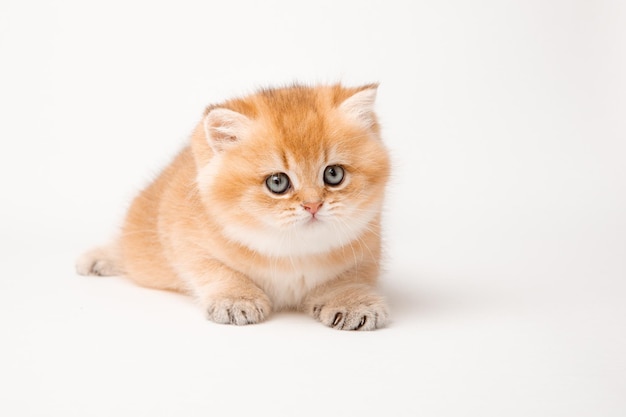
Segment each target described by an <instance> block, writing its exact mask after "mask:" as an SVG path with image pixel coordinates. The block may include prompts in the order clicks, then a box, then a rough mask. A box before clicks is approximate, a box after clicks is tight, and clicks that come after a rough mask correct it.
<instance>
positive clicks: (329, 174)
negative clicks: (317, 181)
mask: <svg viewBox="0 0 626 417" xmlns="http://www.w3.org/2000/svg"><path fill="white" fill-rule="evenodd" d="M343 175H344V170H343V168H342V167H340V166H339V165H330V166H327V167H326V169H325V170H324V182H325V183H326V184H328V185H339V184H341V182H342V181H343Z"/></svg>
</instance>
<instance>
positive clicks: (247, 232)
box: [77, 85, 389, 330]
mask: <svg viewBox="0 0 626 417" xmlns="http://www.w3.org/2000/svg"><path fill="white" fill-rule="evenodd" d="M375 91H376V86H375V85H367V86H363V87H359V88H345V87H342V86H340V85H332V86H319V87H305V86H299V85H294V86H291V87H286V88H279V89H267V90H262V91H259V92H258V93H256V94H253V95H251V96H248V97H244V98H239V99H234V100H230V101H227V102H225V103H222V104H219V105H214V106H209V107H208V108H207V109H206V111H205V113H204V118H203V120H202V121H201V122H200V123H199V124H198V126H197V127H196V129H195V130H194V132H193V134H192V135H191V140H190V143H189V145H188V146H186V147H185V148H184V149H183V150H182V151H181V152H180V153H179V154H178V156H177V157H176V158H175V159H174V161H173V162H172V163H171V164H170V165H169V166H168V167H167V168H166V169H165V170H164V171H163V172H162V173H161V174H160V175H159V177H158V178H157V179H156V180H155V181H154V182H153V183H152V184H151V185H149V186H148V187H147V188H146V189H145V190H143V191H142V192H141V193H140V194H139V196H138V197H136V198H135V200H134V201H133V203H132V205H131V207H130V209H129V212H128V215H127V218H126V221H125V223H124V226H123V230H122V234H121V236H120V238H119V239H118V240H117V242H116V243H115V244H113V245H110V246H108V247H107V248H108V249H102V248H99V249H97V250H94V251H92V252H88V253H87V254H85V255H84V256H83V257H82V258H81V259H79V262H78V264H77V267H78V271H79V273H83V274H99V275H106V274H107V273H108V272H111V273H123V274H124V275H126V276H128V277H129V278H130V279H132V280H134V281H135V282H136V283H138V284H140V285H143V286H146V287H151V288H158V289H166V290H175V291H181V292H186V293H189V294H191V295H193V296H194V297H195V298H196V299H197V300H198V302H199V303H200V305H201V306H202V308H203V309H205V310H206V311H207V314H208V317H209V318H210V319H212V320H214V321H216V322H220V323H233V324H247V323H256V322H259V321H262V320H264V319H265V318H266V317H267V316H268V315H269V314H270V312H271V310H272V309H273V310H280V309H299V310H302V311H306V312H307V313H308V314H310V315H311V316H313V317H314V318H316V319H318V320H320V321H322V322H323V323H324V324H326V325H328V326H331V327H335V328H342V329H354V330H369V329H374V328H377V327H381V326H383V325H384V324H385V322H386V320H387V316H388V314H387V307H386V305H385V303H384V301H383V299H382V298H381V297H380V295H378V294H377V293H376V291H375V288H374V286H375V284H376V280H377V278H378V274H379V261H380V251H381V247H380V246H381V242H380V209H381V206H382V200H383V195H384V189H385V185H386V182H387V178H388V175H389V160H388V156H387V152H386V150H385V148H384V146H383V144H382V142H381V140H380V137H379V127H378V123H377V121H376V116H375V115H374V113H373V108H372V107H373V99H374V97H375ZM337 165H338V166H340V167H342V168H343V169H344V171H345V178H344V180H343V182H342V183H341V184H339V185H336V186H332V185H328V184H325V183H324V180H323V175H324V169H325V168H326V167H328V166H337ZM277 173H285V174H287V175H288V177H289V180H290V181H291V188H289V189H288V190H287V191H286V192H285V193H284V194H274V193H272V192H271V191H270V190H269V189H268V188H267V186H266V183H265V180H266V178H267V177H268V176H270V175H273V174H277ZM305 203H306V204H307V206H306V207H305V206H304V204H305ZM310 207H315V210H318V207H319V211H318V212H317V213H316V214H315V216H313V215H312V214H311V213H309V212H308V209H310ZM96 265H99V267H98V268H96V267H95V266H96Z"/></svg>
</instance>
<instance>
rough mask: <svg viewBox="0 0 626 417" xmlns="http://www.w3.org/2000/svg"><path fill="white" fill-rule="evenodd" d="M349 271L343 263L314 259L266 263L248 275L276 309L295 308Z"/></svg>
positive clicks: (269, 260)
mask: <svg viewBox="0 0 626 417" xmlns="http://www.w3.org/2000/svg"><path fill="white" fill-rule="evenodd" d="M349 267H350V265H349V264H347V263H344V262H335V263H329V262H322V261H321V260H320V259H315V258H304V259H303V258H298V259H281V260H275V259H274V260H272V259H267V262H264V263H262V264H257V265H256V266H255V267H253V268H250V270H248V271H247V272H246V275H247V276H248V277H250V279H252V280H253V281H254V282H255V283H256V284H257V285H259V286H260V287H261V288H263V290H264V291H265V292H266V294H267V295H268V296H269V297H270V298H271V299H272V301H273V303H274V308H275V309H284V308H296V307H298V306H299V305H300V304H301V303H302V301H303V300H304V297H305V296H306V294H307V293H308V292H309V291H310V290H311V289H313V288H315V287H316V286H318V285H320V284H323V283H325V282H327V281H330V280H332V279H333V278H336V277H337V276H339V275H340V274H341V273H343V272H345V271H346V270H347V269H348V268H349Z"/></svg>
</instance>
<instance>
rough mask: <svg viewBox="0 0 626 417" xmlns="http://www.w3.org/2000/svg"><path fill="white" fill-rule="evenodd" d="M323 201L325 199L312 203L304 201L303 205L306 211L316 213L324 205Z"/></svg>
mask: <svg viewBox="0 0 626 417" xmlns="http://www.w3.org/2000/svg"><path fill="white" fill-rule="evenodd" d="M323 203H324V202H323V201H315V202H312V203H302V207H304V209H305V210H306V211H308V212H309V213H311V214H313V215H314V214H315V213H317V211H318V210H319V209H320V207H322V204H323Z"/></svg>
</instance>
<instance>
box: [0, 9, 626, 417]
mask: <svg viewBox="0 0 626 417" xmlns="http://www.w3.org/2000/svg"><path fill="white" fill-rule="evenodd" d="M625 28H626V8H625V5H624V2H620V1H614V2H610V1H594V2H571V1H551V2H548V1H518V2H513V1H510V2H501V1H491V2H489V1H488V2H463V1H458V2H424V3H418V2H409V1H406V2H390V1H384V2H383V1H380V2H372V1H369V2H368V1H359V2H356V1H354V2H331V1H319V0H318V1H316V2H313V3H311V2H308V3H298V2H280V1H266V2H251V1H250V2H210V1H202V2H200V1H199V2H196V3H192V2H178V1H177V2H170V4H169V5H168V6H164V5H162V4H161V3H160V2H146V3H143V4H142V3H138V2H127V1H124V2H122V1H108V2H100V3H99V4H96V3H95V2H79V1H75V2H69V1H56V2H43V1H41V2H28V1H24V2H17V1H8V2H7V1H3V2H2V3H0V141H1V142H0V143H1V149H0V182H1V184H0V185H1V190H2V193H1V194H0V210H1V213H2V216H1V217H0V231H1V236H0V245H1V247H0V251H1V252H0V253H1V254H2V255H1V262H2V276H1V278H0V309H1V310H0V328H1V329H2V343H1V344H0V384H1V385H2V386H1V387H0V388H1V391H0V392H1V393H2V394H0V415H6V416H35V415H37V416H40V415H63V416H140V415H151V416H194V415H229V416H230V415H232V416H240V415H263V416H264V415H275V416H351V415H362V416H375V415H376V416H379V415H382V416H417V415H420V416H470V415H471V416H474V415H475V416H568V417H572V416H623V415H626V396H625V395H624V393H625V392H626V359H625V355H624V352H626V306H625V304H624V298H625V297H624V296H625V293H626V283H625V279H626V260H625V259H626V193H625V191H626V168H625V167H626V164H625V163H624V160H625V157H626V140H625V138H626V125H625V119H626V118H625V117H624V116H625V115H626V84H625V78H624V74H626V29H625ZM294 79H297V80H301V81H305V82H316V81H336V80H339V79H341V80H343V81H345V82H346V83H348V84H358V83H361V82H371V81H380V82H381V87H380V92H379V98H378V105H377V107H378V110H379V113H380V116H381V120H382V123H383V126H384V134H385V135H384V136H385V138H386V142H387V143H388V145H389V147H390V149H391V151H392V153H393V157H394V163H395V171H394V179H393V185H392V187H391V189H390V195H389V199H388V204H387V211H386V213H387V215H386V225H387V227H386V236H387V255H388V256H387V258H388V260H387V270H386V272H385V274H384V277H383V280H382V282H383V288H382V289H383V291H384V292H385V294H386V295H387V296H388V298H389V299H390V302H391V305H392V310H393V322H392V324H391V325H390V326H389V327H388V328H387V329H384V330H381V331H376V332H372V333H367V334H363V333H358V334H357V333H345V332H339V331H333V330H330V329H326V328H324V327H323V326H321V325H320V324H318V323H316V322H314V321H313V320H312V319H309V318H307V317H304V316H300V315H297V314H276V315H274V316H272V317H271V319H270V320H269V321H268V322H266V323H264V324H261V325H257V326H247V327H241V328H235V327H228V326H220V325H216V324H213V323H210V322H208V321H205V320H204V318H203V315H202V313H201V312H200V311H199V310H198V309H197V308H196V307H195V306H194V305H193V304H192V303H191V301H190V300H189V299H188V298H185V297H183V296H180V295H176V294H170V293H165V292H157V291H149V290H145V289H142V288H138V287H135V286H133V285H132V284H130V283H129V282H127V281H125V280H123V279H120V278H107V279H98V278H83V277H78V276H76V275H75V274H74V272H73V262H74V259H75V257H76V256H77V255H78V254H79V253H80V252H81V251H82V250H84V249H87V248H88V247H90V246H92V245H94V244H98V243H101V242H104V241H106V239H107V238H108V237H109V236H110V235H112V234H113V232H114V231H115V227H117V225H118V224H119V222H120V220H121V218H122V216H123V214H124V210H125V207H126V205H127V204H128V202H129V201H130V199H131V198H132V196H133V195H134V193H135V192H136V190H138V189H139V188H140V187H141V186H143V185H144V184H145V183H146V182H147V181H148V180H149V178H150V177H151V175H152V174H153V173H155V172H158V170H159V169H160V168H161V167H162V166H163V165H164V164H165V163H166V162H167V161H168V160H169V158H170V157H171V156H172V154H173V153H174V152H175V151H176V149H178V148H179V147H180V146H181V144H182V143H183V141H184V140H185V138H186V135H187V134H188V133H189V132H190V131H191V129H192V128H193V126H194V124H195V123H196V121H197V120H198V118H199V116H200V114H201V112H202V110H203V107H204V106H205V105H207V104H209V103H211V102H217V101H220V100H222V99H224V98H227V97H230V96H232V95H235V94H245V93H247V92H249V91H251V90H253V89H255V88H257V87H258V86H266V85H276V84H284V83H289V82H291V81H292V80H294Z"/></svg>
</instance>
